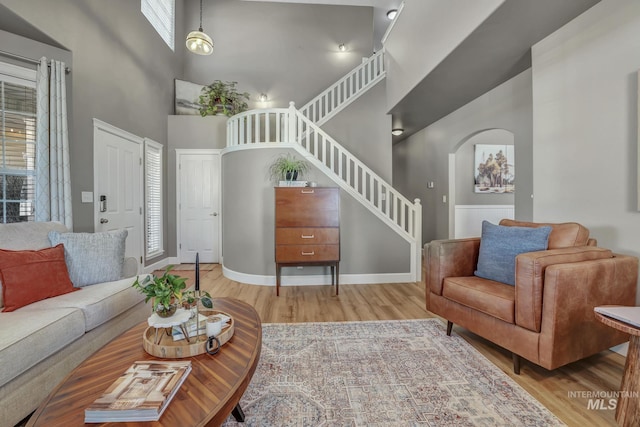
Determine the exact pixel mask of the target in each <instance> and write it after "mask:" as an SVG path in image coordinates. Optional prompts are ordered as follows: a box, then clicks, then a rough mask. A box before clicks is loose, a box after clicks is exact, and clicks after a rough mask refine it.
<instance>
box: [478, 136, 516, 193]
mask: <svg viewBox="0 0 640 427" xmlns="http://www.w3.org/2000/svg"><path fill="white" fill-rule="evenodd" d="M474 148H475V156H474V165H473V168H474V176H475V184H474V187H473V191H474V193H486V194H488V193H513V192H514V191H515V166H514V159H515V156H514V146H513V145H492V144H476V145H475V146H474Z"/></svg>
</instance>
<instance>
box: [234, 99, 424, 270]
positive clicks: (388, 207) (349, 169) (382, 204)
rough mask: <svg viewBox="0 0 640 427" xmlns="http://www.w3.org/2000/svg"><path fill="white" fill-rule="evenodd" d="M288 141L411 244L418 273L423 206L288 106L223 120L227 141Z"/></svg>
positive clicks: (252, 142)
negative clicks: (224, 121) (225, 121)
mask: <svg viewBox="0 0 640 427" xmlns="http://www.w3.org/2000/svg"><path fill="white" fill-rule="evenodd" d="M265 143H289V144H293V147H297V148H296V149H298V151H300V152H301V153H302V154H303V155H304V156H305V157H306V158H307V159H308V160H309V161H310V162H311V163H313V164H314V165H315V166H316V167H318V168H319V169H321V170H323V171H324V172H325V173H326V174H327V176H329V177H331V178H332V179H333V180H334V181H335V182H336V183H337V184H338V185H340V186H341V187H342V188H343V189H344V190H345V191H347V192H348V193H350V194H351V195H352V196H353V197H355V198H356V199H359V200H360V202H361V203H362V204H363V205H364V206H366V207H367V208H368V209H369V210H370V211H371V212H373V213H374V214H375V215H376V216H378V217H379V218H380V219H381V220H382V221H384V222H385V223H386V224H387V225H388V226H390V227H391V228H392V229H394V230H396V232H397V233H398V234H399V235H401V236H402V237H404V238H405V240H407V241H408V242H409V243H410V245H411V253H412V254H414V256H412V260H411V275H412V277H414V278H415V281H419V280H420V276H421V258H422V252H421V249H422V248H421V241H422V206H421V205H420V199H416V200H415V201H414V202H410V201H409V200H408V199H406V198H405V197H404V196H403V195H402V194H400V193H399V192H398V191H397V190H395V189H394V188H393V187H392V186H391V185H390V184H388V183H387V182H386V181H385V180H384V179H382V178H381V177H380V176H378V175H377V174H376V173H375V172H373V171H372V170H371V169H369V168H368V167H367V166H366V165H365V164H364V163H362V162H361V161H360V160H358V159H357V158H356V157H355V156H354V155H353V154H351V153H350V152H349V151H348V150H347V149H345V148H344V147H343V146H342V145H340V144H339V143H338V142H337V141H335V140H334V139H333V138H331V136H329V135H328V134H327V133H326V132H324V131H323V130H322V129H321V128H320V127H319V126H318V125H316V124H315V123H313V122H312V121H311V120H310V119H309V118H307V117H305V116H304V115H303V114H302V112H300V111H298V110H297V109H296V108H295V104H294V103H293V102H292V103H291V104H290V107H289V108H271V109H261V110H250V111H246V112H244V113H240V114H237V115H235V116H233V117H231V118H230V119H229V121H228V122H227V147H233V146H241V145H247V144H265Z"/></svg>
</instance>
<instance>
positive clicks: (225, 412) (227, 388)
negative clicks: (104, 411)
mask: <svg viewBox="0 0 640 427" xmlns="http://www.w3.org/2000/svg"><path fill="white" fill-rule="evenodd" d="M213 304H214V308H215V309H218V310H222V311H224V312H226V313H229V314H230V315H231V316H232V317H233V319H234V321H235V332H234V334H233V337H232V338H231V340H229V342H227V343H226V344H225V345H224V346H223V347H222V349H221V350H220V352H218V354H216V355H214V356H210V355H209V354H206V353H205V354H201V355H198V356H194V357H190V358H184V359H180V360H191V366H192V371H191V373H190V374H189V376H188V377H187V379H186V380H185V382H184V383H183V384H182V386H180V389H179V390H178V392H177V393H176V395H175V396H174V397H173V400H172V401H171V403H170V404H169V406H168V407H167V409H166V410H165V412H164V414H162V417H160V420H159V421H157V422H145V423H144V425H145V426H171V427H174V426H207V425H208V426H217V425H220V424H222V423H223V422H224V421H225V420H226V419H227V417H228V416H229V414H230V413H232V411H233V415H234V416H235V417H236V418H242V417H243V414H242V410H241V409H240V406H239V404H238V402H239V401H240V398H241V397H242V394H243V393H244V391H245V390H246V389H247V386H248V385H249V382H250V381H251V377H252V376H253V373H254V372H255V370H256V367H257V365H258V360H259V359H260V350H261V348H262V323H261V322H260V317H259V316H258V313H257V312H256V311H255V309H254V308H253V307H251V306H250V305H249V304H246V303H244V302H241V301H238V300H235V299H230V298H219V299H214V302H213ZM146 328H147V322H144V323H142V324H140V325H137V326H134V327H133V328H132V329H130V330H128V331H127V332H125V333H124V334H123V335H121V336H119V337H118V338H116V339H114V340H113V341H111V342H110V343H108V344H107V345H105V346H104V347H103V348H101V349H100V350H98V351H97V352H96V353H94V354H93V355H92V356H91V357H89V358H88V359H87V360H85V361H84V362H82V364H80V366H78V367H77V368H76V369H74V370H73V371H72V372H71V373H70V374H69V375H68V376H67V378H66V379H65V380H64V381H62V383H61V384H60V385H58V387H57V388H56V389H54V390H53V391H52V392H51V394H50V395H49V397H48V398H47V399H46V400H45V401H44V402H43V403H42V404H41V405H40V407H39V408H38V409H37V410H36V412H35V413H34V414H33V416H32V417H31V418H30V419H29V422H28V424H27V426H47V427H48V426H57V425H60V426H65V427H75V426H82V425H85V424H84V410H85V408H86V407H87V406H89V405H90V404H91V403H92V402H93V401H94V400H95V399H96V398H97V397H98V396H100V394H102V392H104V390H106V389H107V387H108V386H109V385H110V384H111V383H113V381H115V380H116V379H117V378H118V377H119V376H120V375H121V374H122V373H123V372H124V371H125V370H126V369H127V368H128V367H129V366H130V365H131V364H132V363H133V362H135V361H136V360H157V359H159V358H157V357H154V356H151V355H149V354H147V353H146V352H145V351H144V349H143V347H142V334H143V332H144V330H145V329H146ZM90 425H92V426H93V425H95V426H98V425H103V426H107V425H109V426H120V427H125V426H135V425H139V423H129V422H127V423H121V422H118V423H104V424H90Z"/></svg>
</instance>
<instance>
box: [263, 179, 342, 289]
mask: <svg viewBox="0 0 640 427" xmlns="http://www.w3.org/2000/svg"><path fill="white" fill-rule="evenodd" d="M275 190H276V196H275V201H276V203H275V204H276V216H275V218H276V220H275V242H276V248H275V258H276V295H280V273H281V270H282V267H286V266H300V265H329V266H330V267H331V279H332V284H333V283H334V277H335V284H336V295H337V294H338V274H339V271H338V265H339V262H340V190H339V189H338V188H319V187H302V188H300V187H276V189H275Z"/></svg>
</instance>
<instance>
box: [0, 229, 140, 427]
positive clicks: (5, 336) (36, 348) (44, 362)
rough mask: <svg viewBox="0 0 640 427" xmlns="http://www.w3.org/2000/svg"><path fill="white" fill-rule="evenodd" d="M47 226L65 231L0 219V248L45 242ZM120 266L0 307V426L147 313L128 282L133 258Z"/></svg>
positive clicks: (32, 405) (27, 408) (14, 419)
mask: <svg viewBox="0 0 640 427" xmlns="http://www.w3.org/2000/svg"><path fill="white" fill-rule="evenodd" d="M52 230H53V231H58V232H63V233H64V232H67V231H68V230H67V229H66V228H65V226H64V225H62V224H60V223H55V222H46V223H17V224H0V248H2V249H10V250H25V249H42V248H46V247H50V246H51V244H50V242H49V238H48V233H49V232H50V231H52ZM122 270H123V271H122V277H123V279H120V280H116V281H109V282H105V283H97V284H93V285H90V286H84V287H82V288H81V290H79V291H75V292H71V293H67V294H64V295H59V296H56V297H53V298H48V299H44V300H41V301H38V302H34V303H31V304H29V305H27V306H25V307H22V308H19V309H17V310H15V311H12V312H0V361H1V363H0V426H2V427H5V426H14V425H15V424H16V423H18V422H19V421H20V420H22V419H23V418H25V417H26V416H27V415H29V414H30V413H31V412H32V411H34V410H35V409H36V408H37V406H38V405H39V404H40V403H41V402H42V401H43V399H44V398H45V397H46V396H47V395H48V394H49V393H50V392H51V391H52V390H53V389H54V388H55V387H56V385H57V384H58V383H59V382H60V381H61V380H62V379H63V378H65V377H66V376H67V374H69V372H70V371H71V370H73V368H75V367H76V366H77V365H78V364H80V362H82V361H83V360H84V359H86V358H87V357H88V356H89V355H91V354H92V353H94V352H95V351H97V350H99V349H100V348H101V347H102V346H103V345H104V344H105V343H107V342H108V341H110V340H111V339H113V338H114V337H116V336H118V335H119V334H121V333H122V332H123V331H125V330H127V329H129V328H130V327H132V326H133V325H135V324H137V323H140V322H142V321H144V320H145V319H146V318H147V317H148V315H149V309H148V308H147V307H145V304H144V297H143V295H142V294H141V293H139V292H137V291H136V290H135V289H133V288H132V287H131V284H132V283H133V279H132V277H133V276H135V274H136V270H137V264H136V261H135V260H134V259H127V260H125V262H124V267H123V269H122ZM42 280H47V278H46V277H43V278H42ZM0 307H2V302H0Z"/></svg>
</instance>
